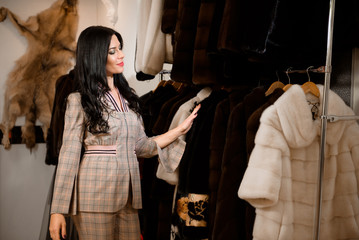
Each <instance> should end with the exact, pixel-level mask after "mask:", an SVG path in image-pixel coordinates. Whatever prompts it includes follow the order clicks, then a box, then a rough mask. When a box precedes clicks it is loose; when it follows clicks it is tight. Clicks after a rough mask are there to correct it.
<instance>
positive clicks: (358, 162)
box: [238, 85, 359, 240]
mask: <svg viewBox="0 0 359 240" xmlns="http://www.w3.org/2000/svg"><path fill="white" fill-rule="evenodd" d="M318 87H319V89H320V92H321V96H323V86H321V85H318ZM328 96H329V105H328V114H329V115H339V116H341V115H353V114H354V113H353V111H352V110H351V109H350V108H349V107H348V106H346V104H345V103H344V102H343V100H342V99H341V98H340V97H339V96H338V95H337V94H335V93H334V92H333V91H330V92H329V95H328ZM311 107H312V106H310V105H308V102H307V98H306V95H305V94H304V92H303V91H302V89H301V87H300V86H298V85H293V86H292V87H291V88H290V89H289V90H288V91H287V92H285V93H284V94H283V95H282V97H280V98H279V99H278V100H277V101H276V102H275V103H274V105H272V106H271V107H269V108H267V109H266V110H265V111H264V112H263V114H262V117H261V123H260V127H259V130H258V132H257V135H256V139H255V148H254V150H253V152H252V154H251V156H250V160H249V164H248V168H247V170H246V172H245V175H244V178H243V181H242V183H241V185H240V187H239V190H238V196H239V197H240V198H242V199H244V200H246V201H248V202H249V203H250V204H252V205H253V206H254V207H255V208H256V219H255V224H254V230H253V239H265V240H271V239H283V240H290V239H300V240H305V239H312V237H313V230H314V229H313V226H314V214H315V202H316V190H317V182H318V180H317V173H318V162H319V156H320V132H321V131H320V129H321V120H320V119H319V118H316V119H315V120H313V118H312V113H311ZM318 109H319V116H320V115H321V110H322V106H321V105H319V106H318ZM326 133H327V135H326V153H325V165H324V166H325V167H324V168H325V171H324V181H323V195H322V196H323V201H322V214H321V226H320V236H321V239H325V240H330V239H359V198H358V189H359V188H358V186H359V127H358V124H357V123H356V122H355V121H352V120H351V121H337V122H333V123H328V125H327V131H326Z"/></svg>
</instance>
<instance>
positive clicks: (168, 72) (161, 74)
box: [159, 69, 171, 81]
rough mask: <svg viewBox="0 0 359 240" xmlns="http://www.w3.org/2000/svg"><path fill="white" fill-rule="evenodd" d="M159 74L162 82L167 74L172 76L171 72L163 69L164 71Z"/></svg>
mask: <svg viewBox="0 0 359 240" xmlns="http://www.w3.org/2000/svg"><path fill="white" fill-rule="evenodd" d="M159 74H160V81H162V80H163V75H165V74H171V70H166V69H163V70H161V71H160V72H159Z"/></svg>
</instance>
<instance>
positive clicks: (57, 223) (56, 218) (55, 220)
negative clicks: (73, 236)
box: [49, 213, 66, 240]
mask: <svg viewBox="0 0 359 240" xmlns="http://www.w3.org/2000/svg"><path fill="white" fill-rule="evenodd" d="M49 230H50V236H51V239H52V240H60V232H61V235H62V238H63V239H66V220H65V217H64V215H63V214H60V213H53V214H51V218H50V226H49Z"/></svg>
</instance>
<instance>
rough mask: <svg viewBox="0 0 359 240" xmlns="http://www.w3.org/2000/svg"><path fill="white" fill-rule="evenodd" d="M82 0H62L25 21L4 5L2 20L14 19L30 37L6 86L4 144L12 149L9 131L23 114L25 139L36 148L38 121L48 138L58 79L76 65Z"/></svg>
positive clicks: (22, 130)
mask: <svg viewBox="0 0 359 240" xmlns="http://www.w3.org/2000/svg"><path fill="white" fill-rule="evenodd" d="M77 2H78V0H58V1H56V2H55V3H53V4H52V5H51V7H50V8H48V9H46V10H44V11H42V12H40V13H38V14H37V15H36V16H31V17H29V18H28V19H27V20H26V21H22V20H21V19H20V18H19V17H18V16H16V15H15V14H14V13H12V12H11V11H10V10H9V9H7V8H4V7H2V8H0V22H2V21H4V20H5V19H6V17H7V18H9V19H10V20H11V22H12V23H13V24H14V26H15V27H16V28H17V29H18V31H19V33H20V34H21V35H22V36H24V37H25V38H26V39H27V42H28V47H27V50H26V53H25V54H24V55H23V56H22V57H20V58H19V59H18V60H17V61H16V64H15V67H14V69H13V70H12V71H11V72H10V73H9V75H8V79H7V81H6V87H5V95H4V96H5V99H4V111H3V117H2V123H1V124H0V129H1V131H2V132H3V139H2V144H3V145H4V147H5V149H9V148H10V141H9V132H10V131H11V129H12V128H13V127H14V125H15V121H16V119H17V118H18V117H20V116H25V124H24V125H23V126H22V127H21V132H22V135H21V137H22V140H23V142H24V143H26V146H27V147H28V148H30V149H32V148H33V147H34V146H35V144H36V142H35V139H36V138H35V121H36V120H37V119H38V120H39V121H40V122H41V124H42V130H43V133H44V138H45V139H46V135H47V130H48V128H49V125H50V120H51V111H52V104H53V100H54V95H55V83H56V80H57V79H58V78H59V77H60V76H62V75H64V74H66V73H67V72H68V71H69V69H70V68H72V67H73V64H74V58H75V49H76V34H77V26H78V14H77Z"/></svg>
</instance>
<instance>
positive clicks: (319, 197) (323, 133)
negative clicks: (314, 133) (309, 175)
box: [313, 0, 359, 240]
mask: <svg viewBox="0 0 359 240" xmlns="http://www.w3.org/2000/svg"><path fill="white" fill-rule="evenodd" d="M334 12H335V0H330V6H329V20H328V36H327V55H326V65H325V69H327V71H325V79H324V91H323V100H322V103H323V104H322V109H323V110H322V116H321V136H320V153H319V160H320V161H319V168H318V188H317V197H316V213H315V221H314V224H315V226H314V237H313V239H316V240H319V237H320V216H321V204H322V194H323V188H322V185H323V174H324V160H325V142H326V130H327V121H328V120H329V121H331V122H334V121H338V120H354V119H359V116H333V115H327V112H328V94H329V89H330V74H331V69H332V66H331V61H332V47H333V29H334V25H333V24H334Z"/></svg>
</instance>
